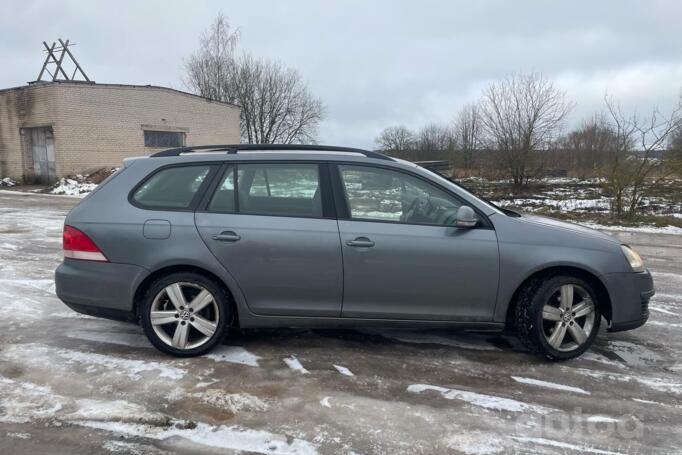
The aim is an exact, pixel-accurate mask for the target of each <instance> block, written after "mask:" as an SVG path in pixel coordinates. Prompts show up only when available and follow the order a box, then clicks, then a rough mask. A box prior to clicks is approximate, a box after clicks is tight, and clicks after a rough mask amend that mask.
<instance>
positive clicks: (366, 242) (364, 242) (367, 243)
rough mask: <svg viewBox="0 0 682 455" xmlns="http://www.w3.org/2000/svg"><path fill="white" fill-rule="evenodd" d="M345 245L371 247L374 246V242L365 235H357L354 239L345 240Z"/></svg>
mask: <svg viewBox="0 0 682 455" xmlns="http://www.w3.org/2000/svg"><path fill="white" fill-rule="evenodd" d="M346 245H348V246H354V247H356V248H372V247H373V246H374V242H372V241H371V240H370V239H368V238H367V237H358V238H356V239H355V240H349V241H347V242H346Z"/></svg>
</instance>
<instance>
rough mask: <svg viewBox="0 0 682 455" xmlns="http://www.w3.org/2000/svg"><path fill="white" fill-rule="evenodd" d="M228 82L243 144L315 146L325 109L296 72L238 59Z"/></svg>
mask: <svg viewBox="0 0 682 455" xmlns="http://www.w3.org/2000/svg"><path fill="white" fill-rule="evenodd" d="M231 81H232V82H231V86H232V88H233V90H234V91H235V93H236V97H237V102H238V104H239V105H240V106H241V108H242V122H241V123H242V138H243V140H245V141H246V142H248V143H250V144H269V143H281V144H303V143H314V142H315V137H316V134H317V125H318V124H319V123H320V122H321V121H322V120H323V119H324V115H325V109H324V105H323V104H322V101H321V100H320V99H318V98H315V97H314V96H313V95H312V93H311V92H310V90H309V89H308V86H307V85H306V84H305V83H304V82H303V79H302V78H301V75H300V74H299V73H298V72H297V71H295V70H293V69H290V68H286V67H284V66H283V65H282V64H281V63H278V62H272V61H267V60H259V59H256V58H254V57H252V56H250V55H244V56H242V57H240V58H239V59H237V62H236V65H235V71H234V74H233V76H232V79H231Z"/></svg>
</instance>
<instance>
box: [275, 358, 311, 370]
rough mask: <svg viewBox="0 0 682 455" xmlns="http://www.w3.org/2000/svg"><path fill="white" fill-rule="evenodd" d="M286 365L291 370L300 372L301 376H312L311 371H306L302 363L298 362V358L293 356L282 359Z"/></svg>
mask: <svg viewBox="0 0 682 455" xmlns="http://www.w3.org/2000/svg"><path fill="white" fill-rule="evenodd" d="M282 360H283V361H284V363H286V364H287V366H288V367H289V368H291V369H292V370H294V371H298V372H299V373H301V374H310V371H308V370H306V369H305V368H303V365H301V362H299V361H298V359H297V358H296V356H293V355H292V356H291V357H285V358H284V359H282Z"/></svg>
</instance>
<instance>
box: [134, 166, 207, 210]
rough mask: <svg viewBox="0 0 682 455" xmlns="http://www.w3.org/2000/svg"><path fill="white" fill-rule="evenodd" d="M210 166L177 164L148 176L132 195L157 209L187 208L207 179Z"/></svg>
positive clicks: (137, 201)
mask: <svg viewBox="0 0 682 455" xmlns="http://www.w3.org/2000/svg"><path fill="white" fill-rule="evenodd" d="M209 171H210V166H177V167H169V168H166V169H163V170H161V171H159V172H157V173H156V174H154V175H152V176H151V177H150V178H148V179H147V180H146V181H145V182H144V183H143V184H142V186H140V187H139V188H138V189H137V191H135V193H134V194H133V196H132V199H133V200H134V201H135V202H136V203H137V204H138V205H140V206H142V207H145V208H156V209H164V208H165V209H187V208H189V207H190V205H191V204H192V200H193V199H194V196H195V195H196V194H197V191H199V187H201V184H202V183H203V182H204V180H205V179H206V176H207V175H208V173H209Z"/></svg>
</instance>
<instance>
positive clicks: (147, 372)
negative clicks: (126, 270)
mask: <svg viewBox="0 0 682 455" xmlns="http://www.w3.org/2000/svg"><path fill="white" fill-rule="evenodd" d="M8 193H11V192H0V301H2V303H3V308H5V310H6V311H5V313H4V314H5V316H4V317H3V318H2V319H0V453H34V452H40V451H42V452H55V453H81V452H85V453H102V452H107V453H123V454H133V453H135V454H137V453H139V454H154V453H157V454H160V453H165V452H166V451H168V452H184V451H189V452H195V453H200V452H208V451H211V450H213V451H216V452H220V451H243V452H249V453H268V454H277V453H302V454H309V453H310V454H311V453H320V454H337V453H339V454H350V453H363V454H398V453H429V454H431V453H434V454H441V453H443V454H446V453H447V454H450V453H464V454H476V455H478V454H483V455H485V454H505V453H549V454H555V455H559V454H561V455H567V454H579V453H588V454H589V453H594V454H609V453H612V454H613V453H623V454H630V453H656V454H659V453H660V454H673V453H679V452H680V448H681V447H682V435H680V433H679V428H680V427H681V426H682V414H680V409H682V380H680V372H681V371H682V364H680V360H679V359H680V358H682V336H681V335H680V330H679V328H678V326H679V325H680V324H682V264H681V263H680V261H679V257H681V255H682V241H681V240H679V238H678V237H677V236H675V237H672V236H659V235H655V234H648V233H639V232H630V233H624V232H615V233H614V235H617V236H621V237H622V236H625V237H626V238H627V242H628V243H630V244H632V245H634V246H635V248H637V249H638V250H639V251H640V252H641V253H642V254H643V256H644V258H645V261H646V262H647V264H648V266H649V267H651V268H652V269H653V271H654V280H655V282H656V286H657V290H658V294H657V295H656V296H654V298H653V299H652V301H651V303H650V307H651V308H652V313H651V320H650V323H649V324H647V325H645V326H644V327H642V328H640V329H638V330H635V331H631V332H623V333H606V332H602V333H600V334H599V336H598V337H597V340H596V344H595V346H594V348H593V349H592V350H591V351H589V352H587V353H585V355H584V356H582V357H581V358H579V359H576V360H573V361H570V362H563V363H559V364H556V363H549V362H545V361H542V360H540V359H538V358H536V357H533V356H531V355H529V354H528V353H527V352H526V351H524V349H523V348H522V347H521V346H520V345H519V343H518V342H516V340H515V339H514V338H513V337H510V336H508V335H499V334H472V333H458V332H452V331H447V330H396V329H391V330H385V329H372V330H369V329H363V330H357V331H352V330H342V331H335V330H324V331H322V330H293V329H292V330H261V331H256V332H253V333H250V332H249V331H245V332H244V333H243V334H238V335H234V336H233V337H231V338H228V339H227V340H226V343H229V344H224V345H222V346H220V347H219V348H218V349H216V350H215V351H214V352H213V353H211V354H210V355H207V356H204V357H202V358H197V359H177V358H171V357H167V356H165V355H162V354H160V353H159V352H157V351H156V350H155V349H153V348H152V347H151V345H150V344H149V343H148V342H147V341H146V339H145V338H144V335H143V333H142V331H141V329H140V328H139V327H137V326H135V325H131V324H125V323H120V322H114V321H107V320H102V319H96V318H90V317H86V316H79V315H77V314H76V313H74V312H72V311H71V310H69V309H68V308H66V307H65V306H64V305H63V304H62V303H61V302H59V300H58V299H57V298H56V296H55V295H54V292H55V290H54V285H53V282H52V278H53V273H54V268H55V267H56V265H57V264H58V263H59V261H60V260H61V253H60V243H61V242H60V236H61V230H62V224H63V218H64V215H65V214H66V213H67V211H68V210H69V208H70V207H71V205H72V204H73V203H74V199H69V198H59V197H49V196H37V195H15V194H8ZM625 237H623V238H625ZM656 310H662V311H656ZM293 353H295V355H293ZM283 359H284V361H283ZM287 361H288V362H287ZM303 370H304V371H305V372H307V374H301V373H302V371H303ZM351 375H352V376H351ZM579 391H583V392H589V395H588V394H587V393H582V392H579ZM634 419H636V420H634ZM561 422H568V423H570V425H571V430H570V431H567V430H566V429H565V428H563V429H562V428H561V427H559V428H557V423H561ZM633 428H634V429H635V430H637V429H641V433H638V432H634V433H633Z"/></svg>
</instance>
